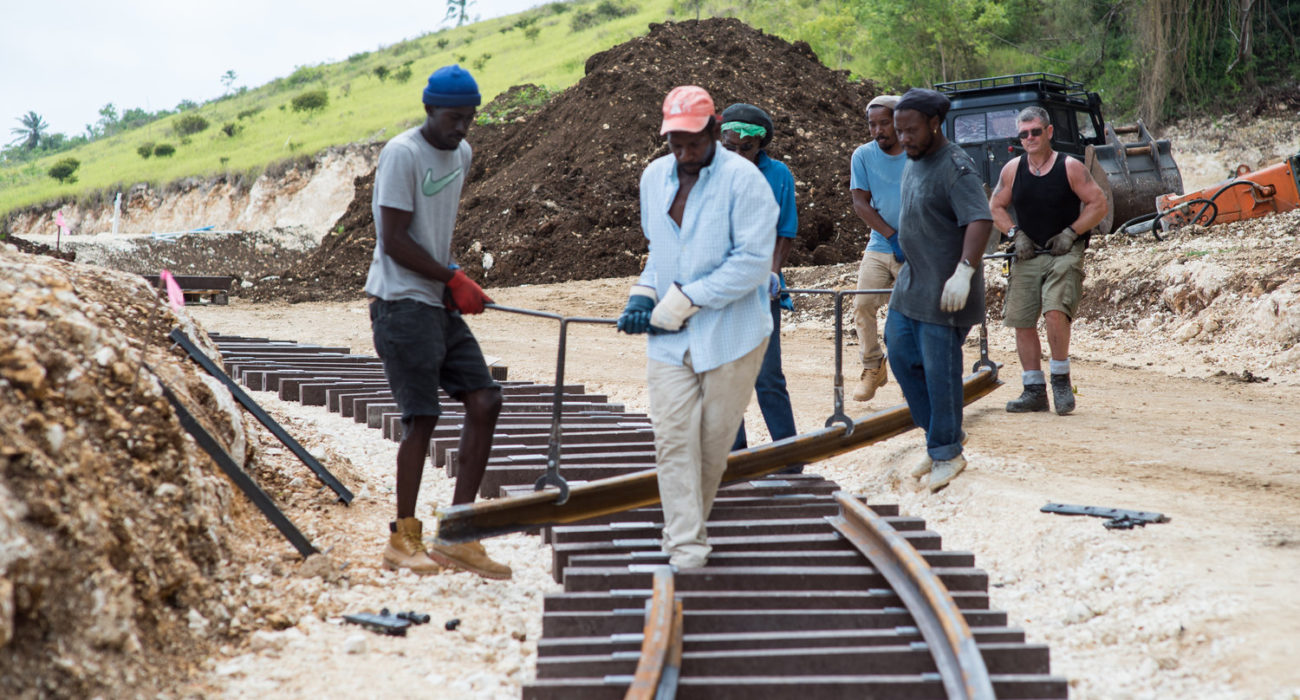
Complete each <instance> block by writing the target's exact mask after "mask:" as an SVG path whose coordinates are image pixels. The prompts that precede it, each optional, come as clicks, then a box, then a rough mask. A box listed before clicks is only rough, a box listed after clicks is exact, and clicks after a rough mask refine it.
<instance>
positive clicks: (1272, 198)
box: [1120, 153, 1300, 239]
mask: <svg viewBox="0 0 1300 700" xmlns="http://www.w3.org/2000/svg"><path fill="white" fill-rule="evenodd" d="M1298 208H1300V153H1297V154H1295V155H1294V156H1291V157H1290V158H1288V159H1286V160H1284V161H1282V162H1281V163H1276V164H1274V165H1270V166H1268V167H1266V168H1264V169H1262V170H1255V171H1252V170H1251V169H1250V168H1249V167H1247V166H1245V165H1239V166H1237V171H1236V176H1235V177H1231V178H1229V179H1227V180H1224V181H1223V182H1220V183H1218V184H1215V185H1212V186H1210V187H1207V188H1205V189H1203V190H1199V191H1196V192H1188V193H1187V194H1162V195H1160V196H1158V197H1156V212H1155V213H1154V214H1147V215H1145V216H1141V217H1138V218H1136V219H1133V220H1131V221H1129V222H1127V223H1125V224H1124V225H1122V226H1121V227H1120V230H1123V231H1127V232H1128V233H1129V234H1132V235H1137V234H1140V233H1145V232H1147V231H1151V232H1152V233H1153V234H1154V235H1155V237H1156V238H1157V239H1159V238H1160V233H1159V231H1157V230H1156V226H1157V225H1158V226H1159V230H1160V231H1170V230H1173V229H1175V228H1178V227H1180V226H1188V225H1191V224H1200V225H1202V226H1209V225H1211V224H1222V223H1227V222H1229V221H1242V220H1244V219H1254V218H1257V217H1261V216H1266V215H1268V214H1274V213H1278V212H1284V211H1291V210H1292V209H1298Z"/></svg>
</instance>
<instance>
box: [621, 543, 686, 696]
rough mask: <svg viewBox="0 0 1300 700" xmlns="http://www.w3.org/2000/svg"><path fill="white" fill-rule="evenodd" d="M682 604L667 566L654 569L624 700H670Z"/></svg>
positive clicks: (677, 662) (678, 661)
mask: <svg viewBox="0 0 1300 700" xmlns="http://www.w3.org/2000/svg"><path fill="white" fill-rule="evenodd" d="M682 621H683V617H682V602H681V601H680V600H677V584H676V579H675V578H674V576H673V568H672V567H671V566H659V567H656V568H655V575H654V591H653V593H652V595H651V598H650V607H649V609H648V610H646V615H645V629H644V631H643V634H642V640H641V659H640V661H639V662H637V667H636V675H634V676H633V677H632V684H631V685H630V686H628V689H627V694H626V695H624V696H623V698H624V700H672V698H674V697H675V696H676V695H677V679H678V678H679V677H680V676H681V668H682Z"/></svg>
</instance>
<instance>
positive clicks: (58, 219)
mask: <svg viewBox="0 0 1300 700" xmlns="http://www.w3.org/2000/svg"><path fill="white" fill-rule="evenodd" d="M54 225H55V226H58V227H59V229H60V230H62V231H67V230H68V223H67V222H66V221H64V220H63V210H62V209H60V210H58V211H57V212H55V213H54Z"/></svg>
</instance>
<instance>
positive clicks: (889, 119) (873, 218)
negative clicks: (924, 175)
mask: <svg viewBox="0 0 1300 700" xmlns="http://www.w3.org/2000/svg"><path fill="white" fill-rule="evenodd" d="M897 104H898V96H897V95H877V96H876V97H875V98H874V99H872V100H871V102H870V103H868V104H867V126H868V127H869V128H870V129H871V141H870V142H869V143H865V144H863V145H861V146H858V148H857V150H856V151H854V152H853V158H852V160H851V161H850V168H849V193H850V194H851V195H852V196H853V211H854V213H856V214H857V215H858V218H860V219H862V222H863V223H865V224H866V225H867V226H868V227H869V228H870V229H871V236H870V240H869V241H867V249H866V251H865V252H863V254H862V263H861V264H860V265H859V266H858V289H889V288H891V287H893V286H894V281H895V280H897V279H898V273H899V271H900V270H902V268H903V248H902V247H901V246H900V245H899V242H898V211H899V207H900V202H901V201H902V194H901V191H900V185H901V184H902V181H903V166H904V165H906V164H907V156H906V155H905V154H904V153H903V146H902V145H901V144H899V143H898V136H897V135H896V134H895V132H894V106H895V105H897ZM888 301H889V296H888V295H886V294H858V295H856V296H855V297H853V320H854V324H855V325H856V326H857V328H858V356H859V357H860V358H861V359H862V377H861V380H860V381H859V382H858V386H857V387H856V388H854V390H853V394H852V395H851V398H852V399H853V400H854V401H870V400H871V399H872V398H874V397H875V395H876V389H878V388H880V387H881V386H884V384H885V383H886V382H888V381H889V373H888V371H887V370H886V369H885V353H884V352H883V351H882V350H881V348H880V334H879V332H878V331H877V329H876V314H877V313H878V312H879V311H880V307H882V306H884V305H885V304H886V303H888Z"/></svg>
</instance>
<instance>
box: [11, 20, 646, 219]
mask: <svg viewBox="0 0 1300 700" xmlns="http://www.w3.org/2000/svg"><path fill="white" fill-rule="evenodd" d="M621 2H622V3H623V4H631V5H632V6H635V7H636V8H637V11H636V12H635V13H634V14H631V15H628V16H626V17H621V18H618V19H613V20H609V21H607V22H604V23H601V24H597V25H595V26H592V27H589V28H587V29H584V30H583V31H580V32H573V31H572V30H571V28H570V18H571V17H572V16H573V14H574V12H576V11H578V10H580V9H582V8H588V9H591V8H594V7H595V6H596V2H595V1H594V0H593V1H592V2H588V3H573V4H570V5H569V10H568V11H567V12H562V13H558V14H557V13H554V12H552V10H551V9H550V8H549V6H543V7H540V8H537V9H533V10H529V11H528V12H525V13H521V14H520V15H512V16H509V17H500V18H497V19H492V20H486V21H483V22H479V23H477V24H473V25H467V26H464V27H459V28H457V29H449V30H444V31H442V32H438V33H436V34H428V35H425V36H423V37H420V38H417V39H411V40H407V41H403V42H400V43H398V44H394V45H393V46H389V47H387V48H385V49H383V50H379V51H372V52H369V53H367V54H364V55H359V56H354V57H350V58H349V59H347V60H344V61H340V62H338V63H333V64H328V65H321V66H318V67H311V68H309V69H306V70H303V69H300V70H298V71H296V72H295V74H294V75H293V76H288V77H285V78H279V79H277V80H275V81H272V82H271V83H268V84H266V85H263V86H261V87H258V88H256V89H252V90H249V91H247V92H245V93H244V94H242V95H238V96H235V97H230V98H225V99H222V100H220V101H214V102H209V103H207V104H204V105H202V106H200V107H199V108H198V109H197V110H194V111H191V112H186V113H185V114H193V113H195V112H197V113H198V114H200V115H202V116H203V117H204V118H205V119H207V120H208V122H209V123H210V126H209V127H208V128H207V129H206V130H205V131H202V132H199V133H197V134H193V135H190V136H188V137H185V138H184V139H182V137H179V136H177V135H176V134H175V133H174V131H173V128H174V125H175V122H176V121H177V120H178V119H179V118H180V116H181V115H172V116H169V117H167V118H165V119H161V120H159V121H156V122H153V123H151V124H148V125H146V126H144V127H140V128H138V129H134V130H131V131H127V132H124V133H121V134H117V135H115V136H112V137H110V138H105V139H100V140H98V141H94V142H92V143H89V144H86V145H84V146H80V147H77V148H74V149H71V150H68V151H62V152H59V153H56V154H52V155H50V156H46V157H44V158H40V159H38V160H36V161H33V162H31V163H19V164H14V165H8V166H0V216H3V215H4V214H6V213H8V212H10V211H12V210H14V209H18V208H21V207H25V206H30V205H34V204H39V203H42V202H47V201H52V200H59V199H77V198H89V197H93V196H96V195H98V194H100V193H101V192H103V191H105V190H109V189H110V188H111V189H112V191H114V192H115V191H116V190H117V188H119V187H121V188H122V189H125V187H129V186H130V185H131V184H134V183H138V182H149V183H153V184H155V185H160V184H163V183H167V182H171V181H173V180H177V179H180V178H184V177H191V176H199V177H211V176H217V175H221V174H231V175H238V174H245V175H256V174H257V173H260V172H261V171H262V170H263V169H265V168H266V166H267V165H269V164H271V163H275V162H278V161H283V160H286V159H291V158H296V157H301V156H309V155H312V154H314V153H317V152H319V151H321V150H323V149H325V148H328V147H330V146H336V145H340V144H347V143H353V142H357V141H371V140H380V139H387V138H390V137H392V136H394V135H396V134H398V133H400V132H401V131H402V130H403V129H406V128H408V127H410V126H413V125H415V124H417V123H419V122H420V121H421V120H422V119H423V116H424V113H423V111H422V107H421V104H420V92H421V90H423V87H424V80H425V78H427V77H428V75H429V74H430V73H432V72H433V71H434V70H435V69H436V68H438V67H439V66H442V65H446V64H448V63H453V62H456V61H457V58H458V57H460V56H465V58H466V60H465V61H464V63H465V67H466V68H468V69H470V70H471V71H473V73H474V76H475V78H476V79H477V80H478V84H479V89H480V91H481V92H482V93H483V98H484V102H485V103H486V102H487V101H488V100H491V99H492V98H493V97H494V96H496V95H497V93H500V92H503V91H504V90H506V89H507V88H509V87H511V86H513V85H519V84H522V83H536V84H538V85H542V86H545V87H547V88H548V89H550V90H559V89H563V88H566V87H568V86H570V85H572V84H573V83H575V82H577V81H578V80H579V79H580V78H582V74H583V65H584V64H585V62H586V59H587V57H588V56H590V55H592V54H593V53H596V52H599V51H603V50H605V49H607V48H609V47H611V46H614V45H616V44H619V43H622V42H624V41H627V40H628V39H631V38H633V37H636V36H641V35H644V34H645V33H646V32H647V31H648V27H647V25H648V24H649V23H650V22H662V21H663V20H664V19H666V18H667V17H668V14H669V8H670V5H671V0H621ZM526 15H536V16H538V17H539V19H538V20H537V21H536V23H535V24H534V25H533V26H535V27H538V28H539V32H538V34H537V37H536V39H535V40H530V39H528V38H526V37H525V35H524V32H523V30H521V29H518V28H515V29H511V30H510V31H508V32H505V33H502V32H501V31H500V29H501V28H502V27H506V26H512V25H514V24H515V22H516V21H518V19H519V18H520V17H521V16H526ZM440 39H446V40H447V43H446V47H445V48H439V46H438V41H439V40H440ZM484 55H490V56H491V58H488V59H486V61H485V62H483V64H482V67H481V68H476V67H475V61H476V60H480V57H482V56H484ZM407 61H410V62H411V64H410V68H411V72H412V77H411V78H410V79H409V80H408V81H407V82H404V83H402V82H398V81H397V80H396V79H395V78H394V77H393V73H396V72H398V71H399V70H400V69H401V68H402V66H403V64H404V63H405V62H407ZM381 65H383V66H386V67H388V68H389V70H390V73H389V75H388V79H387V80H386V81H381V80H379V78H378V77H377V76H376V75H375V73H374V69H375V68H376V67H378V66H381ZM317 68H318V69H319V70H316V69H317ZM313 73H317V74H319V79H308V80H306V81H305V82H299V83H298V84H296V85H291V84H290V83H291V82H294V80H295V79H297V78H303V77H308V78H310V75H309V74H313ZM322 88H324V89H326V90H328V92H329V105H328V106H327V107H326V108H325V109H324V110H323V111H319V112H314V113H305V112H294V111H293V109H292V107H291V106H290V103H291V101H292V100H293V98H294V97H295V96H297V95H299V94H301V93H303V92H305V91H308V90H319V89H322ZM259 107H260V108H261V111H260V112H258V113H257V114H255V115H253V116H252V117H248V118H244V119H238V118H237V115H238V114H239V113H240V112H243V111H246V110H252V109H257V108H259ZM231 122H234V123H237V124H239V125H240V126H242V127H243V128H242V129H241V130H239V131H237V132H236V133H235V135H234V136H233V137H232V136H227V135H226V134H225V133H223V132H222V127H223V126H225V125H226V124H228V123H231ZM146 142H154V143H170V144H173V145H175V146H176V153H175V155H172V156H170V157H162V158H159V157H157V156H154V157H150V158H148V159H145V158H141V157H140V156H139V154H137V153H136V149H137V148H138V147H139V146H140V145H141V144H143V143H146ZM67 157H73V158H76V159H77V160H80V161H81V168H80V169H79V170H78V171H77V173H76V175H77V178H78V179H77V182H76V183H75V184H63V185H60V184H59V183H58V182H57V181H55V180H54V179H53V178H51V177H49V176H48V175H47V174H46V171H48V170H49V169H50V166H52V165H53V164H54V163H56V162H57V161H59V160H61V159H63V158H67ZM107 199H110V200H111V194H109V197H107Z"/></svg>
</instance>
